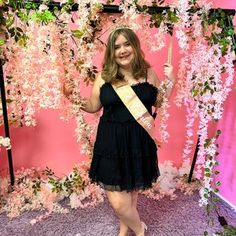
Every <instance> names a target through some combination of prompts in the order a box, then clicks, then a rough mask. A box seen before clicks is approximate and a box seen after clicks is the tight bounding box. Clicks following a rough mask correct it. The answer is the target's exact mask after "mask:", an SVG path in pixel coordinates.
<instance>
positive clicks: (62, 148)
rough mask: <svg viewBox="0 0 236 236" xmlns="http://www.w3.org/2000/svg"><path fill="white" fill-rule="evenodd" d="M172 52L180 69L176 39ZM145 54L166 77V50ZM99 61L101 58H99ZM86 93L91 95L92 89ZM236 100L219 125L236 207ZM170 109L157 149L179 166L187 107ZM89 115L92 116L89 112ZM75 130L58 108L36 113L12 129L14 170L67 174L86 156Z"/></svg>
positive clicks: (225, 190) (228, 189)
mask: <svg viewBox="0 0 236 236" xmlns="http://www.w3.org/2000/svg"><path fill="white" fill-rule="evenodd" d="M214 7H221V8H230V9H234V8H236V2H235V1H231V0H228V1H226V0H225V1H220V0H215V1H214ZM234 22H235V21H234ZM144 50H145V49H144ZM145 51H146V50H145ZM173 55H174V61H173V64H174V65H175V67H176V68H177V66H178V61H179V54H178V46H177V43H176V42H174V52H173ZM146 57H147V59H148V60H149V61H150V62H151V64H152V65H153V66H154V68H155V69H156V71H157V74H158V76H159V77H160V79H161V78H163V72H162V65H163V63H165V62H166V60H167V49H166V48H165V49H163V50H162V51H161V52H158V53H155V54H154V53H152V54H150V53H148V52H147V51H146ZM96 61H97V62H98V61H100V60H99V59H98V58H97V60H96ZM96 61H95V63H96ZM98 65H99V64H98ZM83 92H84V93H85V94H88V93H89V88H88V89H87V90H86V91H83ZM173 97H174V96H173ZM173 97H172V99H173ZM235 100H236V92H235V91H233V92H231V94H230V97H229V99H228V100H227V102H226V104H225V111H224V117H223V119H222V120H221V121H220V122H219V124H218V126H219V128H220V129H221V130H222V135H221V137H220V140H219V144H220V155H219V159H220V167H219V169H220V176H219V177H218V178H219V180H220V181H221V182H222V186H221V190H220V194H221V195H222V196H223V197H224V198H225V199H226V200H227V201H229V202H230V203H231V204H233V205H234V206H236V199H235V196H236V172H235V168H236V151H235V149H234V148H233V143H234V142H235V141H236V114H235V113H236V112H235V109H234V108H233V107H235V105H233V102H234V101H235ZM169 111H170V115H171V116H170V118H169V121H168V130H169V133H170V135H171V137H170V139H169V142H168V143H167V144H164V145H163V146H162V148H161V149H160V150H159V151H158V155H159V160H160V162H163V161H165V160H171V161H173V162H174V163H175V165H177V166H180V165H181V163H182V158H181V154H182V150H183V146H184V141H185V138H184V136H185V133H184V131H185V111H184V108H177V107H176V106H175V105H174V104H173V101H172V100H171V107H170V109H169ZM89 117H92V116H91V115H89ZM157 123H158V122H157ZM74 129H75V121H71V122H69V123H66V122H65V121H62V120H60V118H59V111H55V110H42V111H41V112H40V113H39V114H37V126H36V127H24V128H11V130H10V132H11V140H12V155H13V162H14V168H15V170H17V169H19V168H21V167H24V168H27V167H42V168H45V167H46V166H48V167H49V168H51V169H53V170H54V171H55V173H57V174H58V175H60V176H61V175H63V174H68V173H69V172H70V171H71V170H72V168H73V166H74V165H76V164H77V163H79V162H80V161H82V160H84V159H86V157H85V156H82V155H81V154H80V146H79V145H78V144H77V143H76V139H75V137H74ZM0 131H1V133H0V134H3V130H2V128H1V130H0ZM196 139H197V136H195V141H196ZM7 170H8V165H7V157H6V153H5V149H4V148H2V150H1V156H0V171H1V172H2V173H4V172H7Z"/></svg>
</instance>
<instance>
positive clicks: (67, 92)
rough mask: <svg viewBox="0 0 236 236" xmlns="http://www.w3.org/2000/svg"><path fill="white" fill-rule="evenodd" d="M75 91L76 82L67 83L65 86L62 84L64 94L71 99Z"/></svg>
mask: <svg viewBox="0 0 236 236" xmlns="http://www.w3.org/2000/svg"><path fill="white" fill-rule="evenodd" d="M73 90H74V82H73V81H71V80H70V81H65V82H64V83H63V84H62V92H63V94H64V95H65V96H66V97H67V98H69V97H70V95H72V92H73Z"/></svg>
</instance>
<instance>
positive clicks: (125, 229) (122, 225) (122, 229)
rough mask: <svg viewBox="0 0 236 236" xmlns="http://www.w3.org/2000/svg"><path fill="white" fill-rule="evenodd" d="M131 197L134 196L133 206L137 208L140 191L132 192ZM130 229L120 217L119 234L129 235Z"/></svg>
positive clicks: (121, 235)
mask: <svg viewBox="0 0 236 236" xmlns="http://www.w3.org/2000/svg"><path fill="white" fill-rule="evenodd" d="M131 197H132V206H133V207H135V208H136V209H137V200H138V192H131ZM128 231H129V227H128V226H127V225H126V224H125V223H124V222H123V221H122V220H121V219H120V232H119V236H127V235H128Z"/></svg>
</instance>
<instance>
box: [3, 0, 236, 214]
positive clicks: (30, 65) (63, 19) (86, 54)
mask: <svg viewBox="0 0 236 236" xmlns="http://www.w3.org/2000/svg"><path fill="white" fill-rule="evenodd" d="M76 3H79V5H76ZM103 4H108V6H109V4H110V6H112V4H118V5H119V10H120V11H121V13H114V14H108V13H104V12H105V7H103V6H104V5H103ZM0 6H1V8H0V18H1V22H2V24H1V28H0V33H1V38H0V45H1V60H2V62H3V63H4V67H3V68H4V79H5V89H6V92H7V107H8V113H9V122H10V124H12V125H15V126H35V125H37V120H36V119H35V115H36V114H37V112H39V111H40V110H41V109H59V110H60V111H61V112H60V116H61V118H62V119H64V120H67V121H68V120H71V119H72V118H74V117H75V119H76V129H75V133H76V139H77V141H78V142H79V143H80V144H81V152H83V153H85V154H86V155H87V156H88V157H89V158H90V157H91V154H92V149H93V139H92V138H91V137H93V135H92V134H93V132H94V131H95V129H96V127H92V126H91V125H89V124H88V122H86V116H85V115H84V113H83V112H81V111H80V106H81V104H80V100H79V99H78V98H80V93H81V91H80V90H81V84H82V83H85V84H92V83H93V80H94V78H95V76H96V73H97V70H98V68H97V67H96V66H95V65H94V63H93V59H94V57H95V56H96V55H97V54H100V53H102V52H103V51H104V48H105V37H106V34H107V33H109V32H110V31H111V30H112V29H114V28H115V27H117V26H120V25H126V26H129V27H130V28H132V29H133V30H134V31H136V32H137V33H139V32H140V31H142V35H143V36H144V37H145V38H144V39H143V41H144V42H145V44H146V47H147V48H148V49H149V50H151V51H159V50H161V49H162V48H163V47H165V46H168V45H167V39H168V38H169V37H175V38H176V39H177V40H178V46H179V49H180V54H181V60H180V63H179V68H178V84H177V94H176V97H175V103H176V105H177V106H185V107H186V110H187V114H186V144H185V147H184V150H183V164H182V167H181V168H179V169H177V168H176V167H174V166H173V165H172V163H170V162H165V163H164V164H163V165H162V166H161V168H162V173H163V176H165V178H162V179H160V180H158V182H157V183H156V184H154V186H153V188H152V189H151V190H149V191H147V192H145V193H144V194H145V195H146V196H148V197H152V198H154V199H159V198H161V197H162V196H164V195H169V196H171V198H174V197H175V194H174V191H175V189H177V188H179V189H182V190H183V191H185V192H186V193H191V192H192V190H193V189H200V195H201V199H200V202H199V204H200V205H206V204H208V198H209V197H210V193H211V191H215V192H217V191H218V188H217V186H218V185H220V182H216V183H212V182H213V176H214V175H216V174H218V171H217V170H215V168H214V166H216V165H217V164H218V162H217V160H216V157H217V154H218V153H217V142H216V141H217V138H218V137H219V135H220V133H221V132H220V130H218V131H217V133H216V134H215V136H214V137H213V138H212V137H211V138H210V137H209V136H208V132H207V130H208V126H209V124H210V122H217V121H218V120H219V119H221V117H222V113H223V104H224V102H225V100H226V99H227V97H228V94H229V92H230V91H231V89H232V83H233V72H234V71H233V59H234V58H233V54H232V51H233V50H234V45H233V44H232V36H233V34H234V30H233V28H232V26H230V25H229V24H228V22H229V21H230V20H232V17H233V16H232V14H227V13H226V12H225V11H223V10H221V9H216V10H214V11H212V10H210V9H211V7H212V3H211V2H209V1H206V0H198V1H197V0H190V1H187V0H173V1H171V2H169V3H168V5H167V4H166V3H165V1H164V0H158V1H156V2H153V1H150V0H139V1H133V0H126V1H121V2H115V3H113V1H108V2H106V1H95V0H83V1H81V0H80V1H78V2H76V1H73V0H65V1H61V2H60V4H56V3H54V4H53V2H52V1H42V3H41V4H35V3H32V2H24V3H21V2H17V1H10V0H9V1H7V0H1V1H0ZM75 6H78V7H77V8H78V9H77V8H76V10H74V8H73V7H75ZM149 6H152V7H153V8H149ZM157 6H158V7H163V8H162V10H161V11H154V10H153V11H151V10H150V9H154V8H155V7H157ZM166 6H168V7H166ZM171 51H172V48H171V45H169V57H170V58H171V56H172V52H171ZM64 82H66V83H74V85H75V89H74V91H73V95H72V96H74V98H75V99H78V102H77V104H70V103H69V102H68V101H67V100H66V99H65V98H64V96H63V94H62V91H61V87H62V83H64ZM167 109H168V104H167V102H166V103H164V104H163V106H162V107H161V108H160V111H159V114H160V115H161V118H160V120H161V126H160V137H161V140H162V141H163V142H167V141H168V137H169V134H168V132H167V129H166V128H167V121H168V117H169V114H168V112H167ZM1 116H2V114H1ZM196 122H198V135H199V152H198V158H197V163H196V171H195V175H194V177H195V178H196V179H198V180H201V181H197V180H196V181H195V182H194V183H193V185H190V184H187V183H186V176H185V175H186V173H188V170H189V165H190V155H189V154H190V153H191V150H192V149H193V125H194V123H196ZM1 124H3V121H2V119H1ZM0 144H1V145H3V146H5V147H7V148H10V142H9V140H7V138H3V137H1V139H0ZM89 158H88V160H89ZM88 166H89V161H88V162H87V163H85V164H82V165H80V166H79V167H75V168H74V170H73V171H72V172H71V173H70V174H69V175H68V176H65V177H64V178H58V177H56V176H55V175H54V173H53V171H52V170H50V169H45V170H36V169H31V170H28V169H27V170H22V171H19V172H17V173H16V185H15V186H14V191H12V192H10V193H9V191H8V190H9V189H8V187H7V186H8V184H7V181H6V179H5V180H2V181H3V182H4V181H5V185H1V187H2V193H3V194H1V198H2V201H1V203H2V210H5V211H7V212H8V213H9V216H11V217H13V216H16V215H18V214H19V213H21V212H22V211H24V210H27V209H40V208H46V209H48V210H49V212H51V211H61V212H66V211H67V210H66V209H64V208H62V207H61V206H60V205H59V204H58V202H59V200H60V199H63V198H64V197H69V198H70V205H71V207H72V208H74V207H86V206H89V205H95V204H96V203H98V202H100V201H102V200H103V191H102V190H101V189H100V188H99V187H98V186H95V185H93V184H91V183H90V182H89V179H88V176H87V169H88ZM200 182H201V187H199V186H200V185H199V183H200ZM167 183H169V185H168V184H167ZM6 196H8V197H6ZM84 199H89V200H87V201H85V202H83V201H84ZM16 203H17V204H16Z"/></svg>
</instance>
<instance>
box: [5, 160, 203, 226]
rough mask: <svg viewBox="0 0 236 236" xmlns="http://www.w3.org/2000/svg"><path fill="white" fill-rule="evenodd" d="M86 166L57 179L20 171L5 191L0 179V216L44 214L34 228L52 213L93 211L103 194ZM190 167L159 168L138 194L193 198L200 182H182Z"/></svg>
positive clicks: (46, 172)
mask: <svg viewBox="0 0 236 236" xmlns="http://www.w3.org/2000/svg"><path fill="white" fill-rule="evenodd" d="M88 168H89V163H88V162H84V163H82V164H81V165H79V166H76V167H74V168H73V171H72V172H71V173H69V174H68V175H67V176H64V177H61V178H59V177H57V176H56V175H55V174H54V173H53V171H52V170H51V169H49V168H46V169H45V170H40V169H38V168H37V169H36V168H31V169H21V170H18V171H17V172H16V174H15V185H14V187H13V189H12V190H11V191H8V186H9V183H8V180H7V178H4V179H0V181H1V187H0V188H1V194H0V199H1V201H0V213H2V212H6V213H7V216H8V217H10V218H13V217H17V216H19V215H20V214H22V213H23V212H25V211H31V210H47V212H46V213H45V214H44V215H40V216H38V217H37V218H35V219H32V220H31V224H35V223H37V222H39V221H41V220H43V219H45V218H47V217H49V216H50V215H51V213H52V212H58V213H62V214H66V213H68V212H69V210H70V208H71V209H74V208H86V207H95V206H97V205H98V204H99V203H101V202H103V201H104V197H105V191H104V190H103V189H101V188H100V187H99V186H98V185H96V184H92V183H91V182H90V179H89V177H88ZM189 169H190V166H189V165H188V166H187V165H185V166H182V167H181V168H179V169H177V168H176V167H174V166H173V163H171V162H170V161H168V162H165V163H163V164H161V165H160V170H161V173H162V178H161V179H158V181H157V182H156V183H155V184H154V187H153V189H151V190H148V191H145V192H142V193H143V194H144V195H145V196H147V197H149V198H152V199H155V200H159V199H161V198H163V197H164V196H169V197H170V198H171V200H174V199H175V198H176V194H175V191H176V190H177V189H180V190H181V191H182V192H183V193H184V194H189V195H191V194H193V192H194V191H195V190H197V189H198V188H199V186H200V182H199V181H196V182H192V183H190V184H188V183H187V182H186V174H187V173H188V172H189ZM65 198H68V199H69V207H70V208H65V207H63V206H62V205H61V203H60V202H61V201H62V200H63V199H65Z"/></svg>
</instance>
